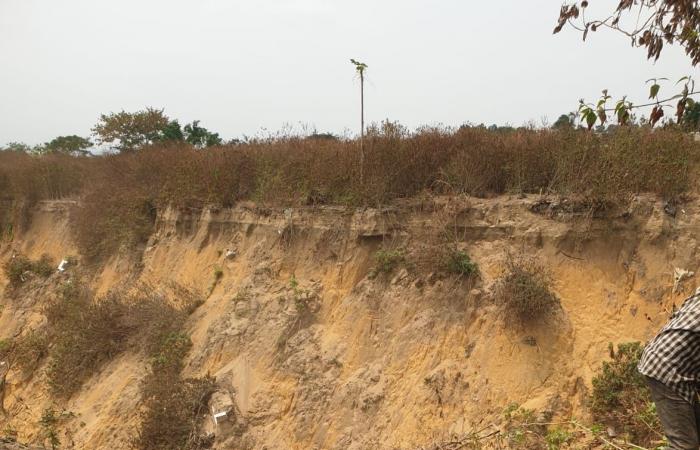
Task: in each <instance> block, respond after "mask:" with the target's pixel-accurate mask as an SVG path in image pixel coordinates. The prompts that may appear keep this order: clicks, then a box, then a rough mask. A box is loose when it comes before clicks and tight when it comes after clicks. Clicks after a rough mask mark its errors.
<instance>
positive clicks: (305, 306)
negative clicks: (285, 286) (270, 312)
mask: <svg viewBox="0 0 700 450" xmlns="http://www.w3.org/2000/svg"><path fill="white" fill-rule="evenodd" d="M289 287H290V289H291V290H292V295H293V298H294V305H295V306H296V308H297V312H298V313H299V314H303V313H306V312H309V309H310V306H311V302H312V301H313V295H312V294H311V291H309V290H308V289H302V288H300V287H299V281H298V280H297V279H296V277H295V276H294V275H292V277H291V278H290V279H289Z"/></svg>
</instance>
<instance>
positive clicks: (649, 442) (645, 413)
mask: <svg viewBox="0 0 700 450" xmlns="http://www.w3.org/2000/svg"><path fill="white" fill-rule="evenodd" d="M643 351H644V347H643V346H642V345H641V344H640V343H639V342H629V343H625V344H620V345H618V347H617V352H615V351H614V348H613V345H612V344H610V357H611V358H612V359H611V361H605V362H603V366H602V368H601V369H600V371H599V372H598V373H597V374H596V376H594V377H593V394H592V399H591V400H592V402H591V409H592V412H593V418H594V419H595V420H596V421H598V422H600V423H603V424H605V425H607V426H610V427H612V428H614V429H615V430H616V431H617V432H618V433H620V434H622V435H624V436H625V437H626V438H627V439H628V440H629V441H631V442H634V443H635V444H637V445H642V446H644V447H649V448H653V447H654V446H655V445H657V444H658V441H660V440H661V439H662V438H663V429H662V426H661V423H660V422H659V419H658V416H657V415H656V409H655V407H654V403H653V401H652V400H651V393H650V392H649V388H648V387H647V384H646V381H645V380H644V377H643V376H642V375H641V374H640V373H639V371H638V370H637V364H638V363H639V358H640V357H641V356H642V352H643Z"/></svg>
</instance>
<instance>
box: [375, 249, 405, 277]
mask: <svg viewBox="0 0 700 450" xmlns="http://www.w3.org/2000/svg"><path fill="white" fill-rule="evenodd" d="M374 261H375V262H376V265H375V267H374V271H373V272H374V274H375V275H377V274H380V273H383V274H388V273H391V272H393V271H394V269H396V268H397V267H398V266H399V265H401V264H403V263H405V262H406V255H405V254H404V252H403V250H401V249H396V250H383V249H382V250H378V251H377V252H376V253H375V254H374Z"/></svg>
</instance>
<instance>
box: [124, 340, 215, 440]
mask: <svg viewBox="0 0 700 450" xmlns="http://www.w3.org/2000/svg"><path fill="white" fill-rule="evenodd" d="M177 339H186V340H187V342H188V343H189V338H187V337H186V336H185V337H176V336H171V338H170V340H171V341H173V340H177ZM170 346H174V347H177V344H170ZM188 346H189V345H187V347H188ZM168 352H169V350H167V349H163V351H162V353H160V354H159V357H161V358H166V359H168V360H169V361H171V364H172V365H171V366H169V365H167V364H163V363H162V362H156V363H154V365H153V369H152V373H151V374H149V375H148V377H147V379H146V381H145V383H144V391H143V396H144V399H145V403H144V411H143V413H142V421H141V428H140V430H139V434H138V437H137V438H136V439H135V440H134V442H133V447H134V448H136V449H140V450H198V449H204V448H210V447H211V446H212V444H213V436H205V435H202V434H201V433H200V432H199V427H200V425H201V421H202V420H203V419H204V416H206V414H208V412H209V411H208V409H207V405H208V403H209V399H210V398H211V395H212V394H213V393H214V391H215V382H214V379H213V378H212V377H209V376H207V377H204V378H187V379H182V378H181V377H180V365H181V360H182V358H183V357H184V354H185V353H186V352H185V353H182V350H181V349H175V350H174V353H173V354H169V353H168ZM175 361H177V362H178V363H177V364H175Z"/></svg>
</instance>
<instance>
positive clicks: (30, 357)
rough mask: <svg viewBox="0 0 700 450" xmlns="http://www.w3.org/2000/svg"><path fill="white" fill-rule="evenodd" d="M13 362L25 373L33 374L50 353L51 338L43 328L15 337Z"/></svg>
mask: <svg viewBox="0 0 700 450" xmlns="http://www.w3.org/2000/svg"><path fill="white" fill-rule="evenodd" d="M12 351H13V355H12V363H13V365H16V366H17V367H19V368H20V369H21V370H22V372H24V373H25V374H31V373H32V372H34V371H35V370H36V369H37V367H39V365H40V364H41V362H42V361H43V360H44V358H45V357H46V356H47V355H48V351H49V340H48V337H47V336H46V334H45V333H44V332H42V331H41V330H32V331H30V332H29V333H26V334H24V335H23V336H20V337H19V338H17V339H15V341H14V346H13V348H12Z"/></svg>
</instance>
